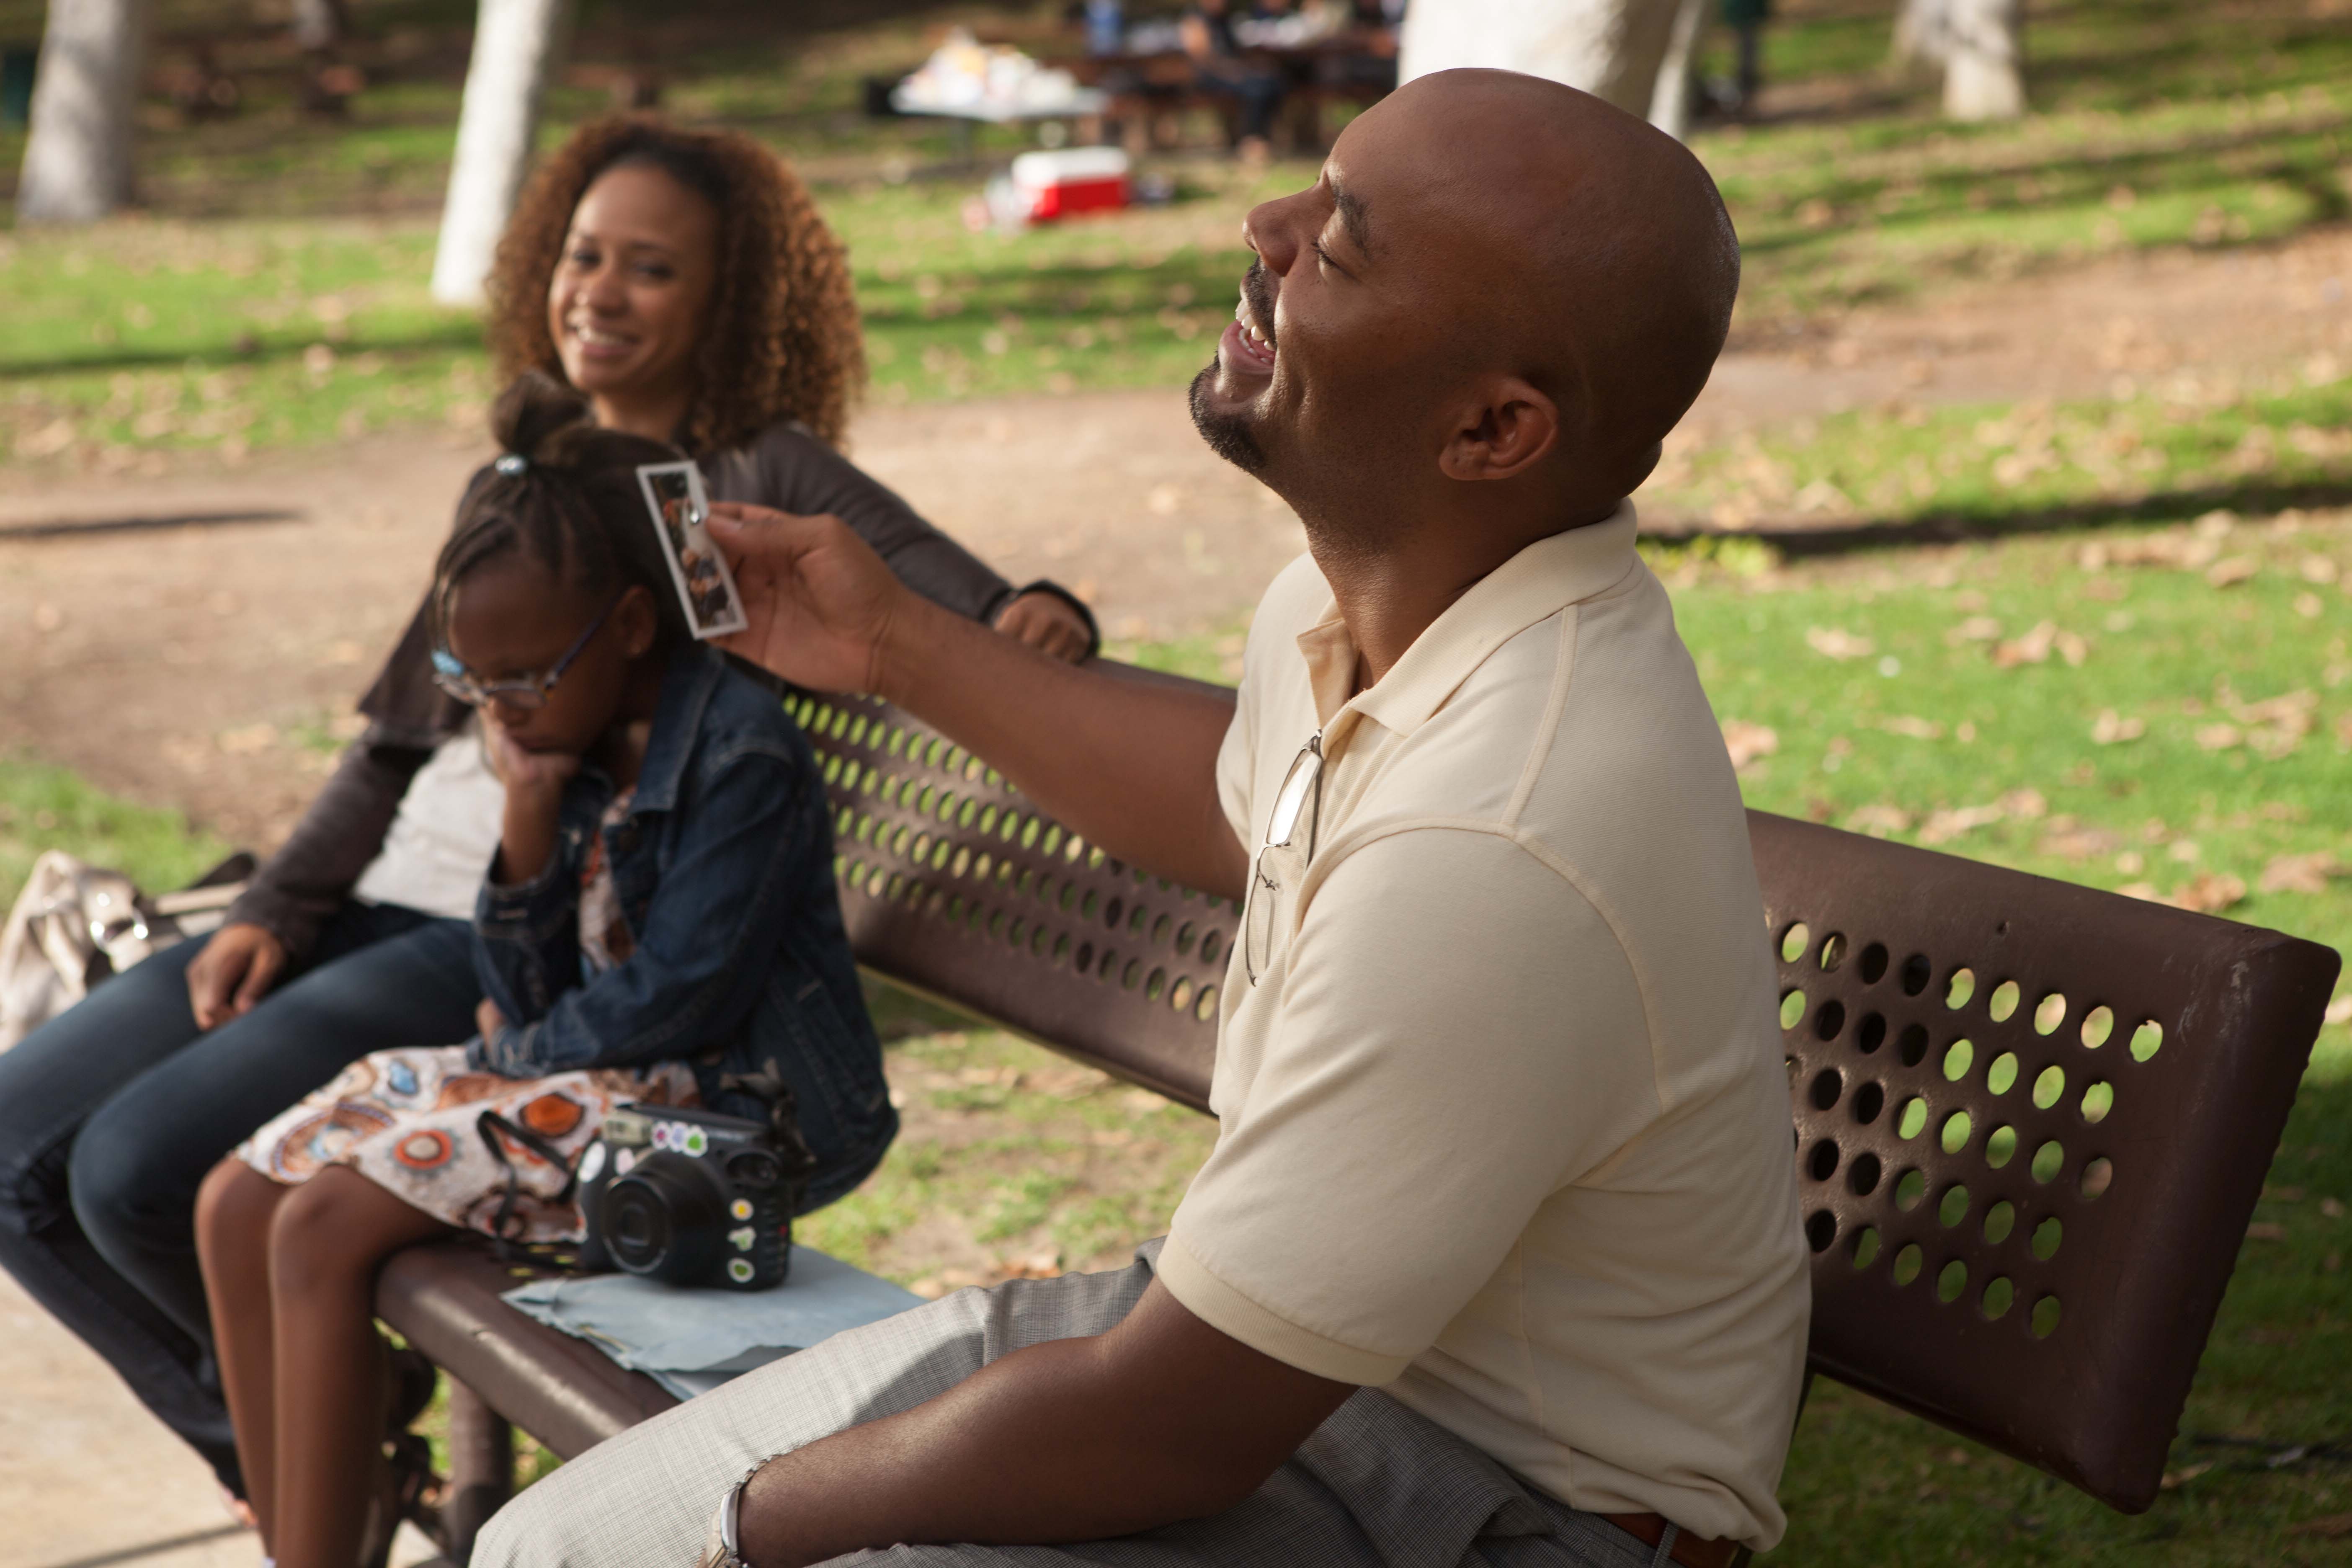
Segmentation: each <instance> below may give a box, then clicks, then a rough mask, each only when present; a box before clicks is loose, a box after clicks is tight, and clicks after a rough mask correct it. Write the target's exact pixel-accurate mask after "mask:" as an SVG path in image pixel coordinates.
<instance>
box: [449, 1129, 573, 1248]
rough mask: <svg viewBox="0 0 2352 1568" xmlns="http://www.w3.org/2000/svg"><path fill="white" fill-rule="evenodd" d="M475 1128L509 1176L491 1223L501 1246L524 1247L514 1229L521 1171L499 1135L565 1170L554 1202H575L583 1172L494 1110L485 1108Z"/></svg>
mask: <svg viewBox="0 0 2352 1568" xmlns="http://www.w3.org/2000/svg"><path fill="white" fill-rule="evenodd" d="M474 1130H475V1131H478V1132H479V1133H480V1134H481V1135H482V1145H483V1147H485V1148H487V1149H488V1150H489V1152H490V1158H491V1159H492V1160H495V1161H497V1162H498V1166H499V1170H501V1171H504V1172H505V1173H506V1175H507V1187H506V1191H505V1193H504V1194H501V1195H500V1196H499V1212H498V1215H497V1216H496V1217H495V1218H494V1219H492V1220H491V1222H490V1226H491V1229H492V1231H493V1232H494V1233H495V1239H496V1240H497V1242H498V1243H499V1246H500V1247H521V1246H523V1245H524V1244H523V1243H522V1242H520V1241H519V1240H517V1239H516V1238H515V1237H514V1235H513V1234H512V1232H513V1227H514V1223H515V1207H516V1205H517V1203H518V1202H519V1201H520V1197H521V1194H522V1173H521V1172H520V1171H518V1170H516V1169H515V1163H514V1157H513V1156H512V1155H510V1154H509V1153H508V1152H507V1146H506V1144H505V1142H503V1141H501V1139H500V1137H499V1134H500V1133H504V1134H505V1135H506V1136H507V1137H508V1138H511V1139H513V1140H514V1141H515V1142H517V1143H519V1144H520V1145H521V1146H522V1147H523V1148H524V1149H526V1150H529V1151H530V1152H531V1153H533V1154H535V1155H537V1156H538V1157H539V1158H540V1159H541V1160H543V1161H545V1162H546V1163H548V1164H550V1165H552V1166H553V1167H554V1168H555V1169H557V1170H559V1171H561V1172H562V1173H563V1185H562V1189H561V1190H559V1191H558V1192H557V1193H556V1194H555V1195H554V1197H552V1198H551V1199H550V1200H549V1201H550V1202H551V1203H559V1204H562V1203H570V1202H571V1201H572V1194H573V1192H574V1191H576V1190H577V1189H578V1187H579V1185H580V1172H579V1170H578V1168H577V1167H576V1166H575V1165H574V1164H573V1163H572V1160H571V1159H570V1158H569V1157H568V1156H567V1155H565V1153H564V1152H563V1151H562V1150H561V1149H559V1148H557V1147H556V1146H555V1145H554V1144H553V1143H551V1142H549V1141H548V1140H547V1139H545V1138H543V1137H541V1135H540V1134H538V1133H536V1132H534V1131H531V1130H530V1128H528V1127H521V1126H518V1125H517V1124H516V1123H515V1122H513V1121H509V1119H508V1118H506V1117H505V1116H502V1115H500V1114H499V1112H497V1111H495V1110H485V1111H483V1112H482V1114H481V1115H480V1116H479V1117H478V1119H477V1120H476V1121H475V1122H474Z"/></svg>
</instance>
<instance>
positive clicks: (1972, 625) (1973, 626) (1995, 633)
mask: <svg viewBox="0 0 2352 1568" xmlns="http://www.w3.org/2000/svg"><path fill="white" fill-rule="evenodd" d="M1999 636H2000V622H1999V621H1997V620H1994V619H1993V618H1992V617H1991V616H1969V618H1968V619H1967V620H1965V621H1962V622H1961V623H1960V624H1959V625H1958V626H1954V627H1953V628H1952V629H1951V630H1950V631H1948V632H1946V633H1945V634H1944V640H1945V641H1946V642H1949V643H1964V642H1990V641H1992V640H1993V638H1995V637H1999Z"/></svg>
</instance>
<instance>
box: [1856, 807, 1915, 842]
mask: <svg viewBox="0 0 2352 1568" xmlns="http://www.w3.org/2000/svg"><path fill="white" fill-rule="evenodd" d="M1845 827H1846V831H1847V832H1849V833H1867V834H1869V835H1870V836H1871V837H1873V838H1884V837H1886V836H1887V835H1889V834H1891V833H1908V832H1910V831H1911V814H1910V813H1909V812H1907V811H1906V810H1904V809H1903V808H1902V807H1901V806H1899V805H1884V804H1882V805H1865V806H1860V807H1857V808H1856V809H1855V810H1854V811H1853V813H1851V814H1850V815H1849V816H1847V817H1846V819H1845Z"/></svg>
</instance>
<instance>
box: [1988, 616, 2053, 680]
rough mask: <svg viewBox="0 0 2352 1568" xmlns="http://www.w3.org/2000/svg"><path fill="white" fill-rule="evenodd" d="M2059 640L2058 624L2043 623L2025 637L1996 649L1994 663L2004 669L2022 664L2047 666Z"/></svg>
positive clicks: (1993, 652) (1993, 654)
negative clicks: (2051, 649)
mask: <svg viewBox="0 0 2352 1568" xmlns="http://www.w3.org/2000/svg"><path fill="white" fill-rule="evenodd" d="M2057 640H2058V623H2057V622H2055V621H2043V622H2042V624H2041V625H2039V626H2035V627H2034V628H2033V629H2032V631H2030V632H2028V633H2026V634H2025V635H2024V636H2023V637H2019V638H2017V639H2015V640H2014V641H2011V642H2005V643H2002V644H2001V645H2000V647H1996V648H1994V649H1993V650H1992V661H1993V663H1994V664H1995V665H1996V666H1998V667H1999V668H2002V669H2013V668H2016V667H2017V666H2019V665H2021V664H2047V663H2048V662H2049V661H2050V648H2051V645H2053V643H2055V642H2056V641H2057Z"/></svg>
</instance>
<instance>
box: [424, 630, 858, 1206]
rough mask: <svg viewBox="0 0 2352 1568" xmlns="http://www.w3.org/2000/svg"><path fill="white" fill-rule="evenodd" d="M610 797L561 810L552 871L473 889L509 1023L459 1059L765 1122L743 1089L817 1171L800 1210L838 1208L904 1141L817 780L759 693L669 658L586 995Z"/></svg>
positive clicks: (597, 784)
mask: <svg viewBox="0 0 2352 1568" xmlns="http://www.w3.org/2000/svg"><path fill="white" fill-rule="evenodd" d="M613 795H614V784H613V781H612V780H611V779H610V778H609V777H607V776H606V775H605V774H604V773H602V772H601V771H599V770H597V769H596V768H594V767H593V766H583V768H582V769H581V770H580V772H579V773H577V774H576V775H574V776H573V778H572V782H571V783H570V784H568V785H567V786H566V787H565V789H564V792H563V802H562V812H561V817H560V832H559V836H558V840H559V842H558V847H557V850H556V855H555V858H554V859H553V860H552V861H551V863H550V864H549V866H548V868H547V869H546V870H544V871H542V872H541V874H540V875H539V876H537V877H535V878H533V879H531V880H530V881H528V882H524V883H520V884H517V885H515V886H511V887H502V886H500V885H499V883H498V881H497V880H496V879H495V876H493V878H492V879H489V880H487V881H485V883H484V884H483V887H482V893H481V900H480V902H479V903H478V905H477V907H476V910H475V915H474V962H475V967H476V968H477V969H478V971H479V972H480V973H481V979H482V986H483V989H484V990H485V991H487V992H488V994H489V997H490V999H491V1000H492V1001H494V1002H496V1003H497V1004H498V1006H499V1012H500V1013H502V1014H504V1015H505V1016H506V1017H507V1019H508V1020H509V1022H508V1024H507V1026H505V1027H503V1028H501V1029H499V1031H498V1032H497V1033H496V1034H494V1035H491V1036H488V1037H477V1038H476V1039H475V1040H474V1041H473V1042H472V1044H471V1045H469V1046H468V1047H467V1059H468V1061H469V1062H471V1064H472V1065H473V1066H475V1067H476V1068H483V1069H487V1070H488V1071H491V1072H496V1073H500V1074H503V1075H505V1076H506V1077H509V1078H538V1077H544V1076H546V1075H548V1074H551V1073H558V1072H569V1071H574V1070H578V1069H581V1068H632V1067H644V1066H647V1065H649V1064H651V1063H654V1062H657V1061H663V1060H682V1061H685V1062H688V1063H689V1064H690V1065H691V1066H692V1068H693V1069H694V1074H695V1078H696V1079H697V1081H698V1083H699V1085H700V1087H701V1090H702V1099H703V1103H704V1104H705V1105H707V1106H709V1108H710V1109H712V1110H724V1111H728V1112H730V1113H732V1114H737V1115H745V1116H751V1117H757V1118H764V1117H765V1116H766V1115H767V1106H766V1103H765V1102H763V1101H761V1100H756V1099H754V1098H752V1097H751V1095H750V1093H749V1092H748V1091H747V1090H746V1089H745V1088H744V1086H743V1082H742V1080H744V1079H761V1078H763V1077H767V1076H769V1075H772V1076H773V1077H774V1078H776V1079H782V1082H783V1083H784V1084H785V1085H786V1086H787V1087H789V1088H790V1089H792V1091H793V1097H794V1098H795V1100H797V1101H798V1105H799V1112H800V1123H801V1133H802V1135H803V1137H804V1138H806V1139H807V1140H808V1144H809V1148H810V1150H811V1151H812V1152H814V1154H815V1155H816V1157H817V1166H816V1170H815V1172H814V1174H813V1175H812V1176H811V1178H810V1181H809V1186H808V1193H807V1196H806V1199H805V1206H806V1207H809V1208H814V1207H816V1206H817V1205H821V1204H824V1203H829V1202H831V1201H832V1200H833V1199H835V1198H836V1197H839V1196H840V1195H841V1194H844V1193H846V1192H847V1191H849V1190H850V1189H851V1188H852V1187H854V1186H856V1184H858V1183H859V1182H860V1181H862V1180H863V1179H864V1178H865V1176H866V1173H868V1172H870V1171H871V1170H872V1169H873V1168H874V1167H875V1165H876V1164H877V1163H879V1162H880V1160H881V1158H882V1154H883V1152H884V1151H885V1150H886V1149H887V1148H888V1147H889V1144H890V1140H891V1138H892V1137H893V1136H895V1135H896V1134H897V1132H898V1112H897V1111H895V1110H892V1109H891V1106H890V1091H889V1086H888V1084H887V1082H886V1081H885V1080H884V1079H883V1076H882V1047H881V1045H880V1043H879V1042H878V1041H877V1039H876V1038H875V1035H874V1026H873V1023H872V1021H871V1020H869V1019H868V1018H867V1017H866V1004H865V999H864V996H863V994H862V993H861V992H860V990H859V987H858V982H857V966H856V960H855V959H854V958H853V957H852V956H851V953H850V951H849V938H848V934H847V932H846V931H845V930H844V929H843V926H842V920H841V905H840V901H839V900H838V898H837V896H836V894H835V889H834V880H833V826H832V823H831V821H830V819H829V814H828V808H827V805H826V802H825V793H824V775H823V774H822V773H820V772H819V771H818V766H817V763H816V759H815V757H814V754H813V753H812V752H810V750H809V746H808V742H806V741H804V740H803V738H802V736H801V732H800V729H799V727H798V726H797V725H795V724H794V723H793V720H792V716H791V715H790V714H788V713H786V712H785V711H784V710H783V705H782V703H781V702H780V701H779V700H777V699H776V697H775V696H774V695H773V694H772V693H771V692H770V691H768V690H766V689H763V688H762V687H761V685H760V684H759V683H758V682H757V681H755V680H753V679H751V678H750V677H748V676H746V675H743V674H741V673H740V672H738V671H736V670H734V669H732V668H730V667H729V666H728V664H727V661H726V659H725V658H723V657H722V656H721V655H719V653H718V652H717V651H716V650H714V649H711V648H708V647H699V646H698V647H691V648H688V649H686V650H683V651H681V652H679V653H678V654H677V655H676V656H674V657H673V658H672V659H671V661H670V667H669V669H668V671H667V674H666V675H665V676H664V677H663V679H662V687H661V696H660V700H659V702H658V704H657V706H656V710H655V713H654V721H653V731H652V734H651V736H650V737H649V738H648V740H647V742H646V757H645V764H644V766H643V767H642V768H641V769H640V770H639V773H638V776H637V793H636V795H635V798H634V799H633V800H632V801H631V802H630V804H629V807H628V810H627V813H626V815H625V816H623V818H622V819H621V820H620V821H619V822H618V823H616V824H614V826H611V827H609V828H604V829H602V830H601V831H602V832H603V836H604V853H605V855H606V856H607V858H608V863H609V864H610V865H611V867H612V868H613V889H614V893H615V895H616V896H617V899H618V902H619V905H620V912H621V918H622V919H623V920H624V921H626V922H627V924H628V928H629V933H630V935H631V936H633V937H634V938H635V942H636V946H635V952H632V953H631V954H630V955H629V956H628V957H627V958H626V959H625V960H623V961H622V962H621V963H618V964H616V965H615V966H614V967H613V968H612V969H609V970H607V971H605V972H604V973H601V974H598V975H595V976H594V977H593V978H583V968H582V963H581V952H580V921H579V906H580V882H581V875H582V871H583V867H584V866H585V864H586V861H587V857H588V848H589V844H590V837H589V836H590V835H591V834H593V833H597V832H599V831H600V829H599V827H598V824H599V822H600V821H601V820H602V818H603V817H604V813H605V811H606V809H607V808H608V807H609V806H610V805H611V804H612V800H613Z"/></svg>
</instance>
